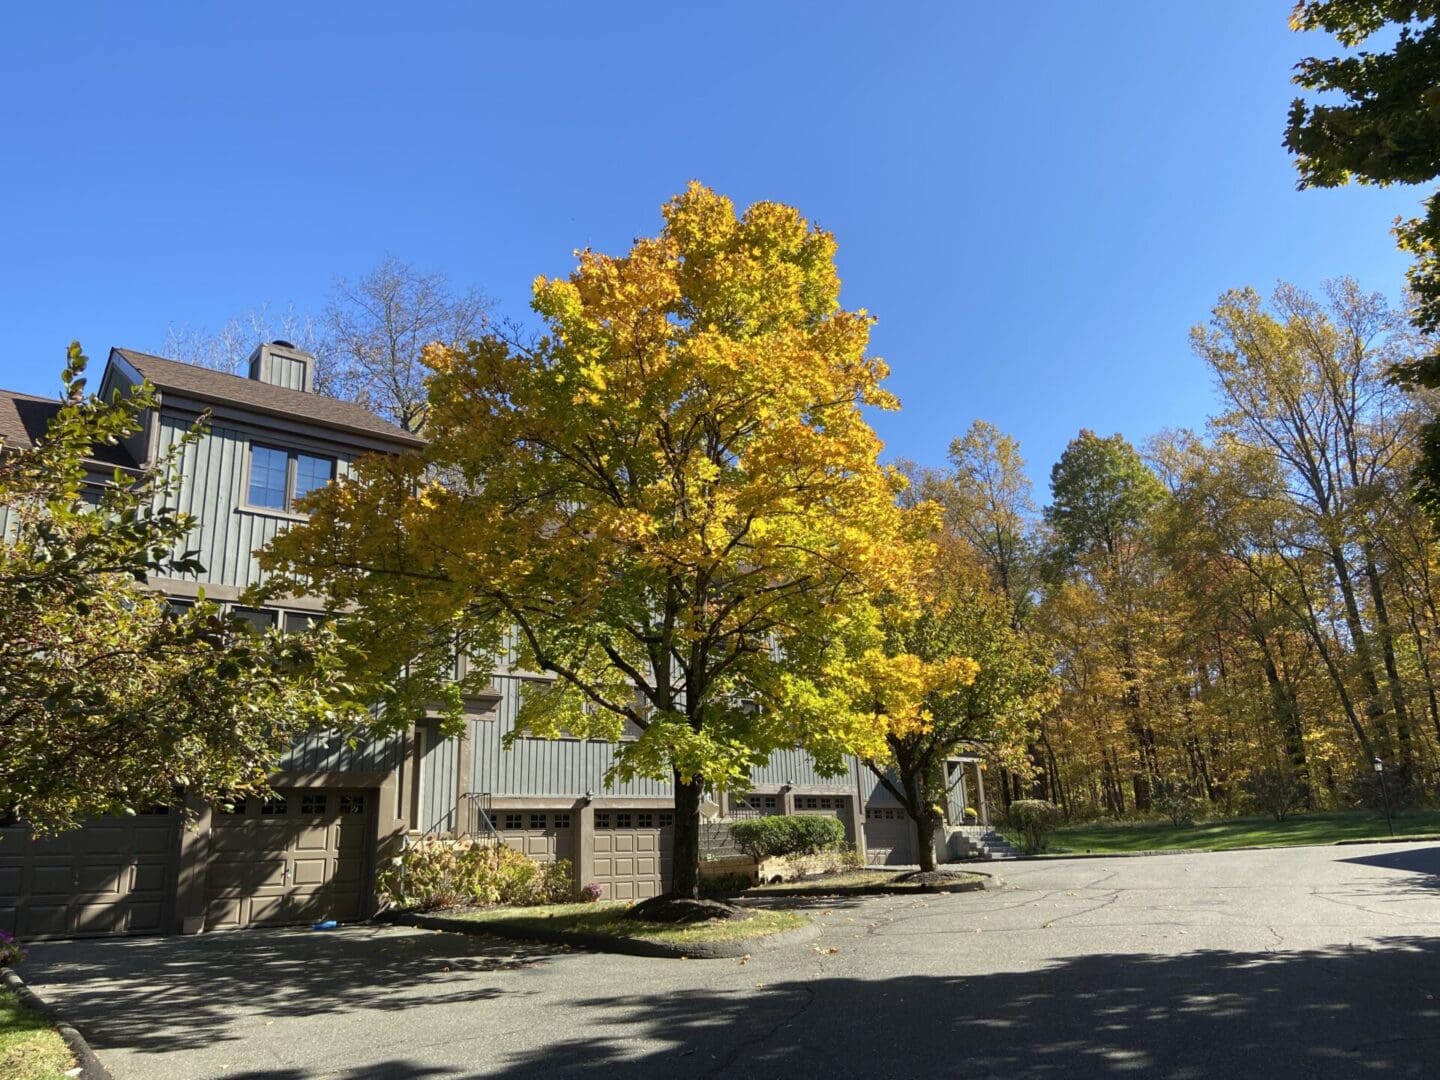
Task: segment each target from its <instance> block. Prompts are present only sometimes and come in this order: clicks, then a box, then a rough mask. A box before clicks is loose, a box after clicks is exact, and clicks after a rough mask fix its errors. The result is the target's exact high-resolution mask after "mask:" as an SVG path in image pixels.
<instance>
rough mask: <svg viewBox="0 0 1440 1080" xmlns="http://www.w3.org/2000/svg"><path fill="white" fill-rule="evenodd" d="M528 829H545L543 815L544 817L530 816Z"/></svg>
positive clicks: (540, 815) (541, 815)
mask: <svg viewBox="0 0 1440 1080" xmlns="http://www.w3.org/2000/svg"><path fill="white" fill-rule="evenodd" d="M530 828H532V829H543V828H545V815H544V814H531V815H530Z"/></svg>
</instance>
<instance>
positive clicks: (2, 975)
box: [0, 968, 114, 1080]
mask: <svg viewBox="0 0 1440 1080" xmlns="http://www.w3.org/2000/svg"><path fill="white" fill-rule="evenodd" d="M0 984H3V985H4V987H5V989H6V990H9V991H10V992H11V993H12V994H14V995H15V997H16V998H17V999H19V1001H20V1004H21V1005H23V1006H25V1008H27V1009H29V1010H30V1011H31V1012H33V1013H35V1014H36V1015H38V1016H40V1017H42V1018H43V1019H45V1020H47V1021H48V1022H49V1023H50V1024H51V1026H52V1027H54V1028H55V1030H56V1031H58V1032H59V1033H60V1037H61V1038H62V1039H64V1040H65V1045H66V1046H68V1047H69V1048H70V1053H72V1054H74V1055H75V1063H76V1064H77V1065H79V1066H80V1072H79V1076H80V1080H114V1078H113V1077H111V1075H110V1070H109V1069H107V1068H106V1067H105V1066H104V1065H103V1064H102V1063H101V1061H100V1059H99V1058H98V1057H96V1056H95V1051H94V1050H92V1049H90V1044H89V1043H88V1042H86V1041H85V1036H84V1035H81V1034H80V1032H78V1031H76V1030H75V1028H74V1027H72V1026H71V1025H70V1024H68V1023H66V1021H65V1020H64V1019H63V1018H62V1017H61V1016H60V1015H59V1014H57V1013H56V1012H55V1010H54V1009H53V1008H51V1007H50V1006H49V1005H47V1004H46V1003H45V1002H44V1001H43V1000H41V998H40V997H39V996H38V995H37V994H36V993H35V991H34V990H31V989H30V987H28V986H26V985H25V980H24V979H22V978H20V976H19V975H17V974H16V973H15V970H14V969H13V968H0Z"/></svg>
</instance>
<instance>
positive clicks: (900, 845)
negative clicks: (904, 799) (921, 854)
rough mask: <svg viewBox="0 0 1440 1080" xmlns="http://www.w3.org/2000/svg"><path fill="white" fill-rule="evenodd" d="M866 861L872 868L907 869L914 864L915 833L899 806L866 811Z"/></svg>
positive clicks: (908, 817) (879, 807)
mask: <svg viewBox="0 0 1440 1080" xmlns="http://www.w3.org/2000/svg"><path fill="white" fill-rule="evenodd" d="M865 861H866V862H868V863H869V864H870V865H871V866H908V865H910V864H911V863H913V862H914V861H915V830H914V829H913V828H912V827H911V825H910V815H909V814H907V813H905V811H904V810H903V809H901V808H900V807H898V806H871V807H869V808H867V809H866V811H865Z"/></svg>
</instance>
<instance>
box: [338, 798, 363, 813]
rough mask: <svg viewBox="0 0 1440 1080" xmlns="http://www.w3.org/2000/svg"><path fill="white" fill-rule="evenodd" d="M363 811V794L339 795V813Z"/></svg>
mask: <svg viewBox="0 0 1440 1080" xmlns="http://www.w3.org/2000/svg"><path fill="white" fill-rule="evenodd" d="M364 812H365V796H364V795H341V796H340V813H342V814H363V813H364Z"/></svg>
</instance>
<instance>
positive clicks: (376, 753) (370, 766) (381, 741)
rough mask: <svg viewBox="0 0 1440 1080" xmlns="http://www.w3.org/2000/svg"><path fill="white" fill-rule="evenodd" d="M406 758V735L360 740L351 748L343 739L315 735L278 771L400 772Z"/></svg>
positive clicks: (287, 754)
mask: <svg viewBox="0 0 1440 1080" xmlns="http://www.w3.org/2000/svg"><path fill="white" fill-rule="evenodd" d="M404 757H405V736H404V735H403V734H396V735H381V736H377V737H375V738H371V739H360V740H357V741H356V743H355V745H354V746H351V745H350V743H349V741H348V740H347V739H346V738H345V737H344V736H343V735H339V734H336V733H334V732H328V731H312V732H310V733H309V734H306V735H303V736H301V737H300V738H299V739H298V740H297V741H296V742H295V744H294V745H293V746H291V747H290V749H289V750H287V751H285V753H284V755H283V756H282V757H281V759H280V764H279V766H278V768H279V769H280V770H281V771H283V772H359V773H381V772H389V771H390V770H391V769H395V768H398V767H399V766H400V763H401V762H402V761H403V760H404Z"/></svg>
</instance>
